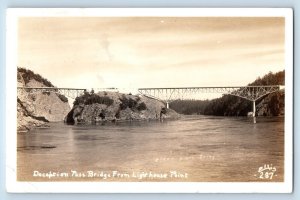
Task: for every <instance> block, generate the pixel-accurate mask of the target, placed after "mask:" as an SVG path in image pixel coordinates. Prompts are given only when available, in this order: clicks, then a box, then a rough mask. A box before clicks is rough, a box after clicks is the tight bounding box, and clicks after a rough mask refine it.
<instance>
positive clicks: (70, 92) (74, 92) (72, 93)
mask: <svg viewBox="0 0 300 200" xmlns="http://www.w3.org/2000/svg"><path fill="white" fill-rule="evenodd" d="M17 89H18V92H21V93H22V92H26V93H37V92H41V93H43V92H44V93H45V92H54V93H57V94H62V95H64V96H67V97H70V98H72V99H75V98H76V97H78V96H80V95H82V94H83V93H84V92H85V91H86V89H81V88H57V87H18V88H17Z"/></svg>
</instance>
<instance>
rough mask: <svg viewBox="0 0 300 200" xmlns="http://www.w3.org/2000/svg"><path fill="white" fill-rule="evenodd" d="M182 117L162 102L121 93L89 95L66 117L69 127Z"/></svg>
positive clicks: (79, 98) (79, 101)
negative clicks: (78, 124) (82, 124)
mask: <svg viewBox="0 0 300 200" xmlns="http://www.w3.org/2000/svg"><path fill="white" fill-rule="evenodd" d="M179 117H180V115H179V114H178V113H176V112H175V111H173V110H171V109H166V108H165V104H164V103H163V102H161V101H159V100H156V99H152V98H149V97H146V96H143V95H131V94H122V93H118V92H99V93H97V94H94V93H85V94H84V95H82V96H80V97H77V99H76V100H75V102H74V106H73V108H72V110H71V111H70V112H69V113H68V115H67V116H66V118H65V122H66V123H68V124H75V123H86V124H93V123H97V122H105V121H112V122H115V121H138V120H156V119H157V120H159V119H176V118H179Z"/></svg>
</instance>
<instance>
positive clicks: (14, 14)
mask: <svg viewBox="0 0 300 200" xmlns="http://www.w3.org/2000/svg"><path fill="white" fill-rule="evenodd" d="M6 78H7V81H6V83H7V84H6V85H7V89H6V94H7V99H6V102H7V110H6V138H7V141H6V144H7V165H6V179H7V180H6V183H7V191H8V192H30V193H35V192H37V193H40V192H42V193H45V192H62V193H68V192H72V193H74V192H75V193H199V192H200V193H251V192H256V193H257V192H260V193H289V192H292V183H293V182H292V181H293V168H292V166H293V11H292V9H289V8H86V9H77V8H76V9H74V8H72V9H71V8H70V9H69V8H55V9H50V8H36V9H32V8H30V9H29V8H28V9H27V8H9V9H7V66H6Z"/></svg>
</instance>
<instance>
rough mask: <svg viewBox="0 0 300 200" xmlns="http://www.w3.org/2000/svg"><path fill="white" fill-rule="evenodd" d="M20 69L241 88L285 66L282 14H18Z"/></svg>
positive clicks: (75, 78) (126, 81)
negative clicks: (157, 15) (179, 15)
mask: <svg viewBox="0 0 300 200" xmlns="http://www.w3.org/2000/svg"><path fill="white" fill-rule="evenodd" d="M18 28H19V29H18V66H19V67H25V68H28V69H31V70H33V71H34V72H35V73H39V74H41V75H42V76H43V77H45V78H47V79H48V80H50V81H51V82H52V83H53V84H54V85H55V86H57V87H71V88H87V89H89V88H107V87H116V88H120V89H122V88H123V89H126V90H129V91H131V90H135V89H136V88H142V87H201V86H244V85H247V84H248V83H250V82H252V81H254V80H255V79H256V78H257V77H259V76H263V75H264V74H266V73H268V72H269V71H272V72H278V71H281V70H283V69H284V67H285V66H284V37H285V36H284V18H280V17H277V18H275V17H22V18H20V20H19V24H18Z"/></svg>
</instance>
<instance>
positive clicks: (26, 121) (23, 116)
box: [17, 68, 70, 131]
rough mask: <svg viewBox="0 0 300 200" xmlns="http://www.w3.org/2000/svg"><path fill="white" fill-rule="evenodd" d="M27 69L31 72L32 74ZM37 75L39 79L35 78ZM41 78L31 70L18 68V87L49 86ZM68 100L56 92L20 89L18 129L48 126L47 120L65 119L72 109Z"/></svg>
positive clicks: (24, 129) (26, 129)
mask: <svg viewBox="0 0 300 200" xmlns="http://www.w3.org/2000/svg"><path fill="white" fill-rule="evenodd" d="M27 71H29V72H30V73H31V75H30V76H28V73H27ZM32 74H33V75H32ZM36 76H37V77H39V80H36V79H35V78H34V77H36ZM40 78H42V77H41V76H39V75H37V74H34V73H33V72H32V71H30V70H25V69H21V70H20V69H19V68H18V87H49V85H45V83H44V82H45V81H44V82H43V81H41V80H40ZM43 80H46V79H43ZM46 83H47V82H46ZM66 100H67V98H66V97H64V96H61V95H60V94H57V93H54V92H42V91H37V92H29V91H25V90H18V94H17V130H18V131H28V130H30V129H31V128H33V127H37V126H47V125H46V123H47V122H55V121H63V119H64V116H66V114H67V113H68V112H69V111H70V106H69V104H68V102H67V101H66Z"/></svg>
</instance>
